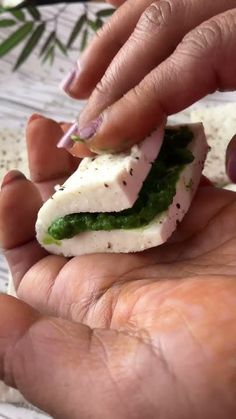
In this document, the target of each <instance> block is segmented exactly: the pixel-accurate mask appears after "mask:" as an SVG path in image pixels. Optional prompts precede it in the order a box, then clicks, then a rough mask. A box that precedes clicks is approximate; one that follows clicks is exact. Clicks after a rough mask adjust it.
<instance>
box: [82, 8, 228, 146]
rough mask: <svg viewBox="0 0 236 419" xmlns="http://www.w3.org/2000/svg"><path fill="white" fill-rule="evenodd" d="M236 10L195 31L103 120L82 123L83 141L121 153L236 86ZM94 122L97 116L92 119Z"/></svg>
mask: <svg viewBox="0 0 236 419" xmlns="http://www.w3.org/2000/svg"><path fill="white" fill-rule="evenodd" d="M235 27H236V10H230V11H227V12H226V13H223V14H220V15H218V16H216V17H214V18H212V19H210V20H208V21H206V22H204V23H203V24H201V25H200V26H198V27H197V28H196V29H194V30H193V31H191V32H190V33H189V34H188V35H187V36H186V37H185V38H184V39H183V41H182V42H181V43H180V44H179V46H178V47H177V49H176V50H175V52H174V53H173V54H172V55H171V56H170V57H169V58H168V59H166V60H165V61H164V62H163V63H162V64H160V65H159V66H158V67H157V68H156V69H154V70H153V71H152V72H150V73H149V74H148V75H147V76H146V77H145V78H144V79H143V80H142V81H141V83H140V84H139V85H138V86H136V87H135V88H134V89H132V90H130V91H129V92H128V93H127V94H126V95H125V96H124V97H123V98H122V99H120V100H118V101H117V102H115V103H114V104H113V105H112V106H110V107H109V108H107V109H106V110H105V111H104V112H103V113H102V115H98V116H97V118H95V119H94V120H92V121H91V120H89V119H90V118H91V116H89V114H91V113H92V110H91V109H90V110H89V108H87V110H86V112H84V113H83V114H82V115H81V119H80V127H81V130H80V137H81V138H82V139H83V140H84V141H86V144H87V146H88V147H89V149H90V150H92V151H95V152H102V151H107V150H109V151H113V152H115V151H119V150H122V149H125V148H127V144H128V146H130V145H132V144H134V143H136V142H139V141H141V140H142V139H143V138H144V137H145V136H146V135H148V134H149V133H150V132H151V131H152V130H153V129H155V128H156V127H157V126H158V125H160V124H161V123H162V122H163V120H164V119H165V116H166V115H171V114H173V113H176V112H179V111H181V110H183V109H184V108H186V107H187V106H189V105H191V104H192V103H194V102H196V101H197V100H199V99H200V98H202V97H204V96H205V95H206V94H208V93H211V92H213V91H215V90H217V89H219V90H228V89H234V88H235V87H236V81H235V72H236V61H235V60H234V59H233V57H234V50H235V42H236V31H235V30H234V29H233V28H235ZM93 118H94V115H93Z"/></svg>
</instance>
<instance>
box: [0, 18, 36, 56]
mask: <svg viewBox="0 0 236 419" xmlns="http://www.w3.org/2000/svg"><path fill="white" fill-rule="evenodd" d="M33 27H34V23H33V22H27V23H24V24H23V25H22V26H21V27H20V28H19V29H17V31H16V32H13V34H11V35H10V36H9V38H7V39H6V40H5V41H3V42H2V43H1V44H0V58H2V57H3V56H4V55H5V54H7V53H8V52H9V51H10V50H11V49H13V48H15V47H16V46H17V45H18V44H20V42H22V41H23V40H24V39H25V38H26V37H27V36H28V35H29V33H30V32H31V31H32V29H33Z"/></svg>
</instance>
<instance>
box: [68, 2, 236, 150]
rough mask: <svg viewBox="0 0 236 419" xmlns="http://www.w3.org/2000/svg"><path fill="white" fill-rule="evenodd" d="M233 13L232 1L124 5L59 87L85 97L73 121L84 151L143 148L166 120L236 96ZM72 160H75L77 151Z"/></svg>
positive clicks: (78, 147)
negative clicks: (202, 102)
mask: <svg viewBox="0 0 236 419" xmlns="http://www.w3.org/2000/svg"><path fill="white" fill-rule="evenodd" d="M235 7H236V3H235V0H227V1H222V0H214V1H212V0H204V1H203V0H187V1H184V0H177V1H176V0H169V1H152V0H138V1H137V0H127V1H125V2H123V4H122V5H121V7H120V8H119V9H118V10H117V11H116V12H115V14H114V15H113V16H112V18H111V19H110V20H109V21H108V23H107V24H106V25H105V26H104V28H102V29H101V30H100V32H99V34H98V36H97V37H96V38H95V39H94V41H93V42H92V43H91V44H90V45H89V47H88V49H87V51H85V53H84V55H83V56H82V57H81V59H80V60H79V62H78V66H77V67H76V69H74V70H73V72H72V76H71V75H70V77H69V79H67V80H66V81H65V82H64V89H65V91H66V92H67V93H68V94H70V95H71V96H73V97H74V98H85V97H90V95H91V97H90V98H89V101H88V104H87V106H86V108H85V110H84V111H83V113H82V114H81V115H80V121H79V130H80V136H81V138H82V139H84V140H85V144H86V145H87V150H88V149H89V150H92V151H95V152H101V151H102V150H103V149H107V148H109V149H111V150H113V151H120V150H123V149H126V148H127V144H126V140H127V139H129V140H130V141H133V143H137V142H139V141H142V139H143V138H145V137H146V136H147V135H149V134H150V132H151V131H152V130H153V129H155V128H156V126H157V125H161V124H162V122H163V120H165V118H166V116H167V115H170V114H173V113H176V112H178V111H181V110H182V109H184V108H186V107H187V106H188V105H190V104H192V103H194V102H196V101H197V100H198V99H200V98H202V97H204V96H205V95H206V94H208V93H212V92H213V91H215V90H233V89H235V87H236V82H235V73H236V64H235V60H234V59H233V57H234V55H235V53H234V51H235V43H236V29H235V28H236V23H235V22H236V9H235ZM91 93H92V94H91ZM87 152H88V151H87ZM73 153H74V154H75V155H77V156H80V155H81V145H80V144H76V146H74V150H73ZM82 155H83V156H84V144H83V154H82Z"/></svg>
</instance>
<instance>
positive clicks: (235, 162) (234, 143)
mask: <svg viewBox="0 0 236 419" xmlns="http://www.w3.org/2000/svg"><path fill="white" fill-rule="evenodd" d="M226 172H227V175H228V176H229V178H230V179H231V181H232V182H234V183H236V135H234V137H233V138H232V139H231V141H230V142H229V144H228V147H227V150H226Z"/></svg>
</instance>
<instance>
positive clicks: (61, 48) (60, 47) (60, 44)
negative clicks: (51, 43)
mask: <svg viewBox="0 0 236 419" xmlns="http://www.w3.org/2000/svg"><path fill="white" fill-rule="evenodd" d="M55 42H56V45H57V46H58V48H59V49H60V50H61V52H62V54H64V55H67V50H66V47H65V45H63V43H62V42H61V41H60V39H58V38H57V39H56V41H55Z"/></svg>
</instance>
